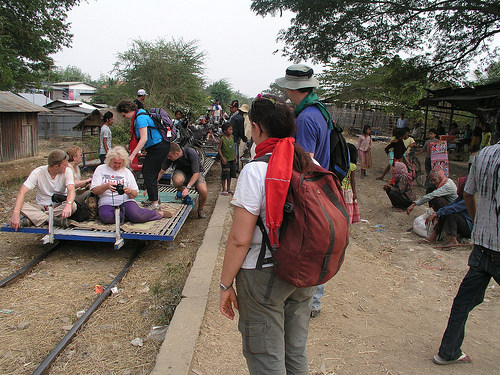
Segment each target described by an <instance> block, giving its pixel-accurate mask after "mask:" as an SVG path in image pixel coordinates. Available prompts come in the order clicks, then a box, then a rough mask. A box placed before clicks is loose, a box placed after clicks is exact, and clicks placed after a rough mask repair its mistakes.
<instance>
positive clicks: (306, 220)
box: [257, 156, 349, 288]
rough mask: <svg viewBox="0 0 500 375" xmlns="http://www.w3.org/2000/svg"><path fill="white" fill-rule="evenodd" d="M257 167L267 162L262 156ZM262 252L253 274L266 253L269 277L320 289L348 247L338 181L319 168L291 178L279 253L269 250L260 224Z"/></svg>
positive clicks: (266, 238) (267, 237)
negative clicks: (271, 265)
mask: <svg viewBox="0 0 500 375" xmlns="http://www.w3.org/2000/svg"><path fill="white" fill-rule="evenodd" d="M265 158H267V160H265ZM257 160H258V161H268V160H269V157H268V156H264V157H262V158H259V159H257ZM257 225H258V226H259V228H260V230H261V232H262V247H261V251H260V254H259V258H258V261H257V269H261V268H262V265H263V264H266V263H270V262H271V259H270V258H269V259H264V257H265V253H266V248H269V249H270V251H271V254H272V262H273V263H274V271H275V273H276V275H277V276H278V277H279V278H281V279H282V280H284V281H286V282H288V283H289V284H291V285H293V286H296V287H298V288H305V287H310V286H314V285H320V284H324V283H325V282H327V281H328V280H330V279H331V278H332V277H333V276H335V274H336V273H337V272H338V270H339V269H340V266H341V265H342V263H343V261H344V254H345V249H346V247H347V245H348V244H349V214H348V213H347V209H346V205H345V199H344V195H343V193H342V189H341V186H340V181H339V179H338V177H337V176H336V175H335V174H333V173H332V172H330V171H327V170H326V169H323V168H321V167H319V166H316V165H315V166H314V170H313V171H312V172H309V173H303V174H301V173H299V172H296V171H293V172H292V178H291V181H290V187H289V189H288V194H287V198H286V203H285V207H284V212H283V224H282V225H281V227H280V234H279V247H276V246H271V244H270V241H269V236H268V234H267V231H266V228H265V227H264V223H263V221H262V219H261V218H260V216H259V218H258V219H257Z"/></svg>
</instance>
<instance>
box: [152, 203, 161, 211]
mask: <svg viewBox="0 0 500 375" xmlns="http://www.w3.org/2000/svg"><path fill="white" fill-rule="evenodd" d="M151 207H152V209H153V210H159V209H160V208H161V207H160V204H159V203H151Z"/></svg>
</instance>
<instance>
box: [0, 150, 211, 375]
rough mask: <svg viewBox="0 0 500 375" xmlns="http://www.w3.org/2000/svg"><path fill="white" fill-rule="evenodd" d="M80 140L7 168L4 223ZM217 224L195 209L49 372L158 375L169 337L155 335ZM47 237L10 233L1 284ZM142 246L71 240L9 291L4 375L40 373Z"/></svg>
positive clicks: (1, 352) (3, 237) (3, 303)
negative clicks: (51, 158) (30, 187)
mask: <svg viewBox="0 0 500 375" xmlns="http://www.w3.org/2000/svg"><path fill="white" fill-rule="evenodd" d="M70 144H71V143H68V142H65V143H64V142H57V141H53V142H48V141H41V143H40V149H41V151H40V156H39V157H36V158H29V159H24V160H22V161H17V162H11V163H1V164H0V177H1V180H0V187H1V188H0V220H1V222H2V223H7V222H8V221H9V220H10V215H11V213H12V207H13V203H14V200H15V197H16V194H17V191H18V189H19V186H20V183H21V182H22V181H24V178H25V177H26V176H27V174H29V172H30V171H31V170H32V169H33V168H34V167H36V166H37V165H43V164H45V163H46V159H45V156H46V155H47V154H48V152H49V151H50V150H51V149H53V148H55V147H58V148H61V149H65V148H67V147H68V146H69V145H70ZM219 168H220V167H218V166H214V167H213V169H212V170H211V171H210V172H209V173H208V175H207V184H208V187H209V198H208V202H207V205H206V206H205V207H206V212H207V214H209V216H210V214H211V212H212V210H213V207H214V205H215V201H216V199H217V197H218V194H219V173H220V169H219ZM31 197H32V198H33V197H34V194H31ZM208 221H209V218H207V219H203V220H200V219H198V218H197V216H196V210H194V211H192V213H191V214H190V216H189V218H188V219H187V221H186V223H185V224H184V226H183V228H182V230H181V232H180V233H179V235H178V236H177V238H176V240H175V241H173V242H171V243H170V242H150V243H148V244H147V247H146V249H145V251H143V253H142V254H141V255H140V257H139V259H138V260H136V261H135V263H134V265H133V266H132V267H131V268H130V270H129V271H128V273H127V274H126V275H125V277H124V278H123V280H122V282H120V283H119V284H118V290H119V291H118V293H117V294H113V295H111V296H110V297H108V298H107V300H105V301H104V302H103V304H102V305H101V307H100V309H99V310H98V311H97V312H96V313H95V314H94V315H93V316H92V317H91V319H90V320H89V321H88V322H87V323H86V324H85V325H84V326H83V327H82V329H81V330H80V331H79V333H78V334H77V336H76V337H75V338H74V339H73V340H72V341H71V342H70V343H69V345H68V346H67V347H66V349H65V350H64V351H63V353H62V354H61V355H60V356H59V357H58V358H56V360H55V361H54V363H53V364H52V366H51V367H50V369H49V371H48V372H47V373H48V374H85V375H87V374H96V375H97V374H99V375H100V374H119V375H126V374H129V375H132V374H134V375H135V374H148V373H149V372H150V371H151V369H152V368H153V366H154V363H155V358H156V355H157V352H158V350H159V347H160V345H161V340H162V339H161V338H160V339H148V338H147V337H148V334H149V333H150V332H151V331H152V328H153V327H156V326H166V325H167V324H168V323H169V317H170V316H171V314H172V311H173V310H174V308H175V305H176V304H177V303H178V302H179V300H180V298H181V291H182V288H183V286H184V282H185V279H186V277H187V275H188V274H189V271H190V268H191V265H192V263H193V261H194V257H195V255H196V251H197V249H198V247H199V246H200V244H201V241H202V239H203V236H204V232H205V228H206V226H207V225H208ZM2 225H3V224H2ZM40 237H41V236H38V235H33V234H12V233H4V232H0V241H1V243H2V247H1V249H0V279H3V278H4V277H6V276H8V275H9V274H10V273H12V272H14V271H15V270H17V269H19V268H20V267H22V266H23V265H24V264H26V263H27V262H28V261H29V260H31V259H33V258H35V257H36V256H37V255H39V254H40V253H41V252H42V249H44V248H45V247H44V246H42V245H40V244H39V240H40ZM134 250H135V246H134V245H133V244H132V243H130V244H127V245H126V246H125V247H123V248H122V249H120V250H119V251H114V250H113V247H112V244H106V243H95V242H68V241H65V242H64V243H62V244H61V245H60V246H59V248H58V250H57V251H56V252H55V253H53V254H51V255H50V256H49V257H48V258H46V259H45V260H44V261H43V262H41V263H40V264H39V265H38V266H37V267H35V268H34V269H33V270H32V272H31V273H30V274H29V275H28V276H26V277H24V278H22V279H20V280H19V281H18V282H17V283H15V284H13V285H10V286H7V287H5V288H2V290H0V337H1V338H2V345H1V347H0V374H16V375H17V374H31V373H32V372H33V371H34V370H35V369H36V368H37V366H38V365H39V364H40V363H41V362H42V361H43V359H44V358H45V357H46V356H47V355H48V354H49V352H50V351H51V350H52V349H53V348H54V347H55V345H57V343H58V342H59V341H60V340H61V339H62V338H63V337H64V335H65V334H66V333H67V331H68V330H69V329H70V328H71V326H72V324H74V322H75V321H76V320H77V317H76V315H77V312H78V311H81V310H86V309H87V308H88V307H90V305H91V304H92V303H93V302H94V300H95V299H96V297H97V295H96V294H95V291H94V288H95V286H96V285H102V286H106V285H107V284H109V283H110V282H111V281H112V280H113V279H114V278H115V277H116V276H117V274H118V273H119V272H120V271H121V269H122V268H123V267H124V266H125V264H126V263H127V261H128V259H129V258H130V257H131V255H132V254H133V252H134ZM135 338H141V339H143V340H144V344H143V346H142V347H136V346H133V345H131V341H132V340H134V339H135Z"/></svg>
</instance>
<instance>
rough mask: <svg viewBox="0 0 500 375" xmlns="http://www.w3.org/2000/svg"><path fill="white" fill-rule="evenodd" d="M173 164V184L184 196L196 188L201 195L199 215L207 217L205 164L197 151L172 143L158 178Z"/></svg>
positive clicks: (202, 217)
mask: <svg viewBox="0 0 500 375" xmlns="http://www.w3.org/2000/svg"><path fill="white" fill-rule="evenodd" d="M171 165H173V167H174V173H173V176H172V183H173V185H174V186H175V187H176V188H177V190H178V191H180V192H181V194H182V197H183V198H184V197H185V196H187V195H188V194H189V190H190V189H191V188H195V189H196V190H197V191H198V194H199V195H200V199H199V202H198V217H199V218H200V219H204V218H206V217H207V215H206V214H205V212H204V211H203V207H204V206H205V202H206V201H207V198H208V188H207V184H206V182H205V178H204V177H203V166H202V165H201V163H200V158H199V157H198V155H197V154H196V151H195V150H194V149H193V148H191V147H187V146H186V147H182V148H181V147H180V146H179V145H178V144H177V143H172V144H171V145H170V152H169V153H168V155H167V158H166V159H165V161H164V162H163V165H162V166H161V170H160V173H159V174H158V180H159V179H160V178H161V177H162V176H163V174H164V173H165V171H166V170H167V169H168V168H169V167H170V166H171Z"/></svg>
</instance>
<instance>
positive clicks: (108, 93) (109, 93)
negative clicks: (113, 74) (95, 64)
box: [90, 76, 132, 106]
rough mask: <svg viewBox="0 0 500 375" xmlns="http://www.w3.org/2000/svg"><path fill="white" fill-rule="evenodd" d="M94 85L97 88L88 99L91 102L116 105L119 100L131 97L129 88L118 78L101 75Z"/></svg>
mask: <svg viewBox="0 0 500 375" xmlns="http://www.w3.org/2000/svg"><path fill="white" fill-rule="evenodd" d="M96 85H97V87H98V89H97V90H96V92H95V94H94V95H93V96H92V98H91V99H90V101H91V103H92V104H95V103H98V104H108V105H110V106H116V104H117V103H118V102H119V101H120V100H122V99H126V98H131V97H132V95H131V93H130V92H129V90H127V89H126V85H124V84H123V82H120V81H119V80H118V79H114V78H110V77H105V76H101V78H99V80H98V81H97V83H96Z"/></svg>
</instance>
